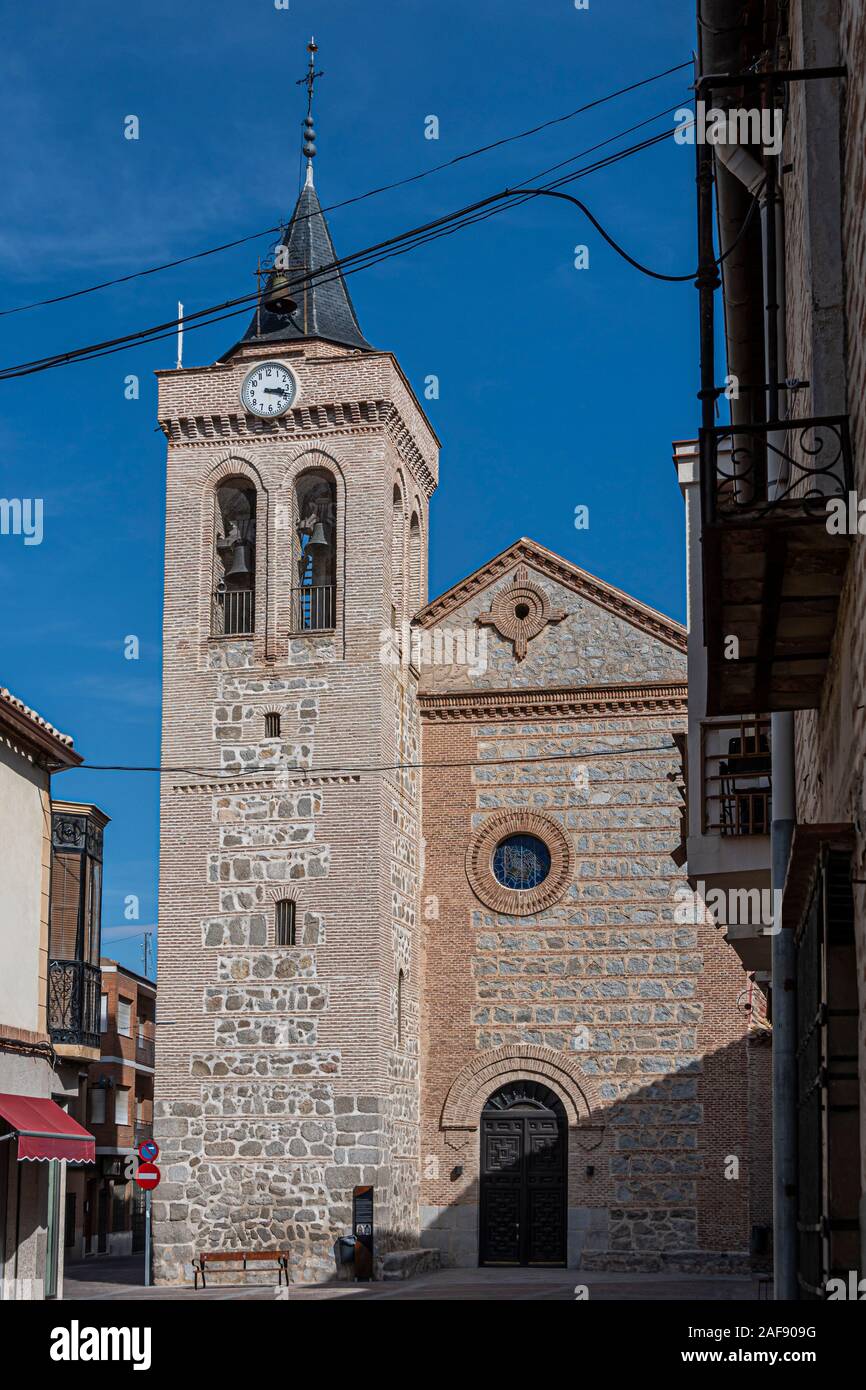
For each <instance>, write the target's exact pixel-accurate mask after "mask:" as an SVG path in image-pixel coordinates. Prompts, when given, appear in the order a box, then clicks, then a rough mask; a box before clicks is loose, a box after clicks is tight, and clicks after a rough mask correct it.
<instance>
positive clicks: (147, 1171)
mask: <svg viewBox="0 0 866 1390" xmlns="http://www.w3.org/2000/svg"><path fill="white" fill-rule="evenodd" d="M161 1177H162V1174H161V1173H160V1171H159V1169H158V1168H157V1166H156V1164H155V1163H142V1165H141V1167H140V1168H139V1170H138V1172H137V1173H136V1175H135V1181H136V1182H137V1183H138V1185H139V1187H143V1188H144V1190H145V1192H150V1191H152V1189H153V1188H154V1187H156V1186H157V1185H158V1183H159V1180H160V1178H161Z"/></svg>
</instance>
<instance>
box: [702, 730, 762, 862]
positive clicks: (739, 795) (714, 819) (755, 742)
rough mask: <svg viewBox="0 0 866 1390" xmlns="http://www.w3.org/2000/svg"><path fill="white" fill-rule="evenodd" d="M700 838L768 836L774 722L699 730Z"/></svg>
mask: <svg viewBox="0 0 866 1390" xmlns="http://www.w3.org/2000/svg"><path fill="white" fill-rule="evenodd" d="M701 763H702V766H703V778H704V786H703V824H702V826H701V833H702V834H704V835H707V834H716V835H724V836H726V837H728V838H741V837H743V836H747V835H748V836H755V835H769V833H770V823H771V820H772V790H771V784H770V721H769V719H752V720H746V719H743V720H738V721H729V722H727V723H705V724H703V725H702V726H701Z"/></svg>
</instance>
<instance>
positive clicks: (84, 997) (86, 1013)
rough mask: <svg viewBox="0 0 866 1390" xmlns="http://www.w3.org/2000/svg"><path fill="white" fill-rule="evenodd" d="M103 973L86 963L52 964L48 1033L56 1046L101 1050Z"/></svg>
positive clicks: (57, 961) (61, 962) (50, 968)
mask: <svg viewBox="0 0 866 1390" xmlns="http://www.w3.org/2000/svg"><path fill="white" fill-rule="evenodd" d="M100 991H101V983H100V973H99V966H98V965H89V964H88V963H87V962H86V961H83V960H51V961H49V962H48V1030H49V1032H50V1034H51V1041H52V1042H55V1043H66V1044H72V1045H74V1044H78V1045H79V1046H81V1047H96V1048H98V1047H99V1009H100V998H99V996H100Z"/></svg>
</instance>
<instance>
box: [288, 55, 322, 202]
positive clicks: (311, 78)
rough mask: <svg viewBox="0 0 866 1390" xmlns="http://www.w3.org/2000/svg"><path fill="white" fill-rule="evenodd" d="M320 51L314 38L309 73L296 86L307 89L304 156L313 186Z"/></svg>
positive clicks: (308, 181) (308, 180)
mask: <svg viewBox="0 0 866 1390" xmlns="http://www.w3.org/2000/svg"><path fill="white" fill-rule="evenodd" d="M318 51H319V47H318V44H317V43H316V40H315V39H314V38H311V39H310V42H309V43H308V44H307V52H308V53H309V55H310V61H309V64H308V65H307V71H306V73H305V74H304V76H303V77H299V78H298V80H297V82H296V83H295V86H297V87H306V89H307V114H306V116H305V117H304V154H305V155H306V157H307V178H306V183H307V184H308V185H312V182H313V160H314V159H315V157H316V131H315V127H314V125H313V90H314V88H315V85H316V78H317V77H324V75H325V74H324V73H323V72H316V54H317V53H318Z"/></svg>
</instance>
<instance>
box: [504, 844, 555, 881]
mask: <svg viewBox="0 0 866 1390" xmlns="http://www.w3.org/2000/svg"><path fill="white" fill-rule="evenodd" d="M549 873H550V850H549V849H548V848H547V845H546V844H545V843H544V841H543V840H539V838H538V836H537V835H509V836H508V838H507V839H506V840H502V841H501V842H500V843H499V844H498V845H497V846H496V849H495V850H494V851H493V874H494V877H495V878H496V880H497V882H498V883H501V884H502V886H503V888H513V889H515V890H520V889H526V888H537V887H538V885H539V883H543V882H544V880H545V879H546V878H547V875H548V874H549Z"/></svg>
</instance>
